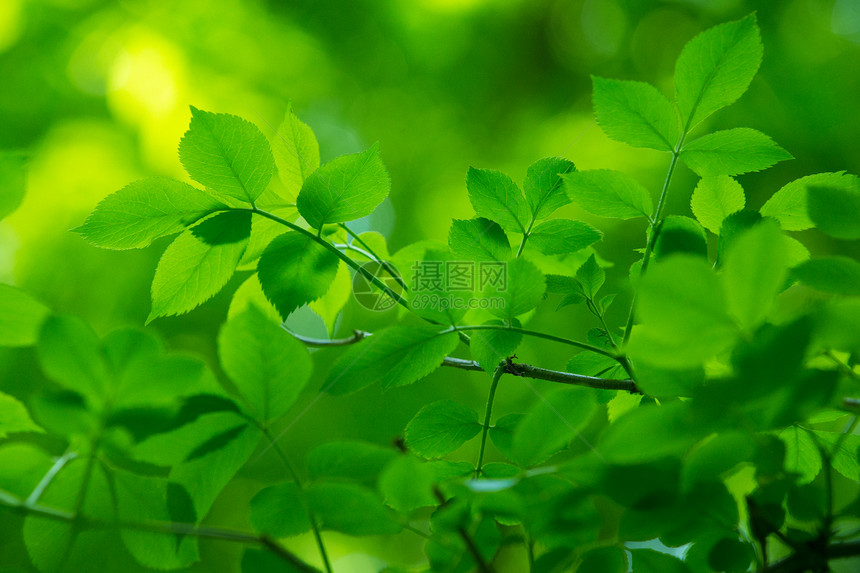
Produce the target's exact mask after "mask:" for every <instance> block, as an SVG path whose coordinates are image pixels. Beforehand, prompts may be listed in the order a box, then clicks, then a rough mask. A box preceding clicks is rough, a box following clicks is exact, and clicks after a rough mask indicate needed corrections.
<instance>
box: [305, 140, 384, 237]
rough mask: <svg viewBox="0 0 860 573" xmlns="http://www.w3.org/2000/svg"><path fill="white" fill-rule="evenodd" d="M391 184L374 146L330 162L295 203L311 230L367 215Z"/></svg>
mask: <svg viewBox="0 0 860 573" xmlns="http://www.w3.org/2000/svg"><path fill="white" fill-rule="evenodd" d="M390 187H391V181H390V179H389V178H388V172H387V171H386V170H385V165H383V164H382V159H380V157H379V150H378V148H377V146H376V145H374V146H373V147H371V148H370V149H368V150H367V151H365V152H363V153H354V154H352V155H343V156H341V157H338V158H336V159H332V160H331V161H329V162H328V163H326V164H325V165H323V166H322V167H320V168H319V169H317V170H316V171H314V172H313V173H311V174H310V175H309V176H308V178H307V179H305V182H304V184H303V185H302V190H301V192H300V193H299V197H298V199H297V200H296V205H297V206H298V209H299V213H301V215H302V217H304V218H305V221H307V222H308V224H309V225H310V226H311V227H313V228H314V229H319V228H321V227H322V226H323V225H326V224H328V223H345V222H346V221H352V220H355V219H360V218H361V217H364V216H366V215H370V214H371V213H372V212H373V210H374V209H376V207H377V206H378V205H379V204H380V203H382V201H383V200H384V199H385V198H386V197H387V196H388V191H389V189H390Z"/></svg>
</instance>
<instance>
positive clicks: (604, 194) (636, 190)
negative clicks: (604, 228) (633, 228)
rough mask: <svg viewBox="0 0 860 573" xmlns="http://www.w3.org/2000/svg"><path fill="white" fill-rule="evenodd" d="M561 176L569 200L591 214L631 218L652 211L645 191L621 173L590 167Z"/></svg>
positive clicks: (648, 196)
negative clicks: (591, 168) (586, 169)
mask: <svg viewBox="0 0 860 573" xmlns="http://www.w3.org/2000/svg"><path fill="white" fill-rule="evenodd" d="M562 177H563V179H564V185H565V189H566V190H567V195H568V197H570V200H571V201H573V202H574V203H576V204H577V205H579V206H580V207H582V208H583V209H585V210H586V211H588V212H589V213H591V214H593V215H599V216H601V217H616V218H619V219H632V218H634V217H650V216H651V213H652V212H653V210H654V207H653V203H652V201H651V195H649V194H648V190H647V189H645V187H643V186H642V184H641V183H639V182H638V181H637V180H636V179H634V178H633V177H631V176H630V175H627V174H625V173H621V172H619V171H611V170H608V169H594V170H590V171H576V172H574V173H568V174H567V175H563V176H562Z"/></svg>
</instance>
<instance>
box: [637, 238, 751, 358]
mask: <svg viewBox="0 0 860 573" xmlns="http://www.w3.org/2000/svg"><path fill="white" fill-rule="evenodd" d="M637 314H638V316H639V318H640V320H641V322H642V325H641V326H639V327H636V329H635V330H634V332H633V336H632V337H631V340H630V353H631V355H635V356H636V357H639V358H641V359H643V360H645V361H646V362H649V363H652V364H654V365H655V366H662V367H673V368H689V367H694V366H700V365H701V364H702V362H703V361H704V360H706V359H708V358H710V357H711V356H713V355H714V354H717V353H719V352H720V351H722V350H724V349H726V348H728V346H730V345H731V344H732V343H733V342H734V340H735V336H736V327H735V325H734V321H733V320H732V318H731V317H730V315H729V314H728V311H727V306H726V297H725V294H724V292H723V289H722V285H721V284H720V280H719V278H718V277H717V275H716V274H715V273H714V270H713V269H712V268H711V265H710V263H708V261H706V260H705V259H702V258H701V257H693V256H690V255H674V256H672V257H669V258H668V259H666V260H664V261H658V262H657V263H656V264H654V265H653V266H652V267H651V269H650V270H649V271H648V274H647V275H645V276H644V277H642V279H641V282H640V284H639V298H638V300H637Z"/></svg>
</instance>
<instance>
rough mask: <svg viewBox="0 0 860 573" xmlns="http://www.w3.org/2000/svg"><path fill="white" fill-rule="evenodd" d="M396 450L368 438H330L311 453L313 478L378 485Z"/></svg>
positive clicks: (309, 461)
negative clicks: (347, 440) (349, 440)
mask: <svg viewBox="0 0 860 573" xmlns="http://www.w3.org/2000/svg"><path fill="white" fill-rule="evenodd" d="M396 455H397V453H396V452H395V451H394V450H393V449H392V448H391V447H382V446H378V445H376V444H369V443H366V442H355V441H351V442H327V443H325V444H322V445H319V446H317V447H316V448H314V449H313V450H311V452H310V453H309V454H308V459H307V464H308V473H309V474H310V476H311V478H313V479H320V478H330V479H338V480H348V481H356V482H360V483H363V484H366V485H375V484H376V480H377V478H378V477H379V474H380V472H382V469H383V468H384V467H385V466H386V465H387V464H388V462H390V461H391V460H392V459H394V457H395V456H396Z"/></svg>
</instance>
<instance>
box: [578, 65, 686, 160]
mask: <svg viewBox="0 0 860 573" xmlns="http://www.w3.org/2000/svg"><path fill="white" fill-rule="evenodd" d="M591 80H592V82H593V84H594V115H595V116H596V117H597V123H598V124H599V125H600V127H601V128H602V129H603V131H604V132H605V133H606V135H608V136H609V137H610V138H612V139H614V140H615V141H620V142H622V143H627V144H629V145H632V146H633V147H647V148H650V149H659V150H661V151H672V150H673V149H674V148H675V144H676V143H677V142H678V137H679V136H680V135H681V134H680V131H679V128H678V115H677V114H676V113H675V109H674V107H673V106H672V104H671V103H670V102H669V100H668V99H667V98H666V96H664V95H663V94H662V93H660V92H659V91H658V90H657V88H655V87H654V86H652V85H650V84H647V83H644V82H631V81H621V80H610V79H605V78H599V77H597V76H591Z"/></svg>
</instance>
